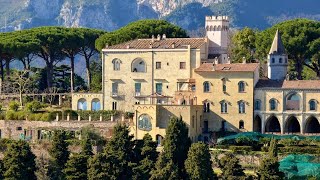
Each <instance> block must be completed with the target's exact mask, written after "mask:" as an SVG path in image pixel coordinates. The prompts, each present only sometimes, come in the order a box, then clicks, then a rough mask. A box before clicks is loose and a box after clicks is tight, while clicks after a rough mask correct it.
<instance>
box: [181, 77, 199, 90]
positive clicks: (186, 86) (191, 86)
mask: <svg viewBox="0 0 320 180" xmlns="http://www.w3.org/2000/svg"><path fill="white" fill-rule="evenodd" d="M195 91H196V82H195V80H194V79H188V80H186V81H179V82H177V92H195Z"/></svg>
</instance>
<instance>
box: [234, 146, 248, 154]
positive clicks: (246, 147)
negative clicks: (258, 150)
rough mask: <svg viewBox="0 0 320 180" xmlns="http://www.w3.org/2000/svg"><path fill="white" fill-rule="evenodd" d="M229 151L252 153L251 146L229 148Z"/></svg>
mask: <svg viewBox="0 0 320 180" xmlns="http://www.w3.org/2000/svg"><path fill="white" fill-rule="evenodd" d="M229 149H230V150H231V151H233V152H237V153H240V152H250V151H252V146H229Z"/></svg>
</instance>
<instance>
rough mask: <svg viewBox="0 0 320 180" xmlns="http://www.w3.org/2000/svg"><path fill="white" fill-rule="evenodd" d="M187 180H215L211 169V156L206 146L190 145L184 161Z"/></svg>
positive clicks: (201, 144) (200, 144) (199, 144)
mask: <svg viewBox="0 0 320 180" xmlns="http://www.w3.org/2000/svg"><path fill="white" fill-rule="evenodd" d="M185 168H186V172H187V175H188V179H192V180H202V179H211V180H212V179H217V177H216V175H215V174H214V172H213V169H212V162H211V155H210V152H209V147H208V145H206V144H204V143H195V144H192V145H191V148H190V149H189V152H188V158H187V159H186V161H185Z"/></svg>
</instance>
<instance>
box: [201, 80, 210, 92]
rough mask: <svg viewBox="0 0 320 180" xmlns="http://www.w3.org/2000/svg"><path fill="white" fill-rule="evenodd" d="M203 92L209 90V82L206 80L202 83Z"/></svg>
mask: <svg viewBox="0 0 320 180" xmlns="http://www.w3.org/2000/svg"><path fill="white" fill-rule="evenodd" d="M203 92H210V83H209V82H208V81H206V82H204V83H203Z"/></svg>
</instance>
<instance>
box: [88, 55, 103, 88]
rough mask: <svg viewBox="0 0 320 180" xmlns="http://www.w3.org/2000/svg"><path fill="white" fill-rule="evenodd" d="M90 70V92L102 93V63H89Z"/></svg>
mask: <svg viewBox="0 0 320 180" xmlns="http://www.w3.org/2000/svg"><path fill="white" fill-rule="evenodd" d="M90 70H91V74H92V80H91V84H90V91H91V92H101V91H102V63H101V61H92V62H91V63H90Z"/></svg>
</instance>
